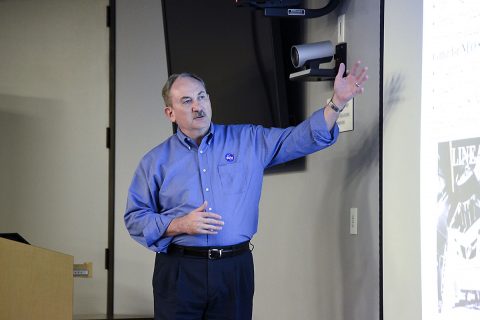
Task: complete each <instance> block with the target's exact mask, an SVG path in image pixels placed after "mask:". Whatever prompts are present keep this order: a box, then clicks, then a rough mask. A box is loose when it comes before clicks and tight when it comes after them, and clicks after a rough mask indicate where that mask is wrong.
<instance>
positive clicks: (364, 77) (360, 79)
mask: <svg viewBox="0 0 480 320" xmlns="http://www.w3.org/2000/svg"><path fill="white" fill-rule="evenodd" d="M367 71H368V67H364V68H363V69H362V71H361V72H360V75H359V76H358V77H357V82H359V83H362V82H364V81H366V80H367V79H368V75H367Z"/></svg>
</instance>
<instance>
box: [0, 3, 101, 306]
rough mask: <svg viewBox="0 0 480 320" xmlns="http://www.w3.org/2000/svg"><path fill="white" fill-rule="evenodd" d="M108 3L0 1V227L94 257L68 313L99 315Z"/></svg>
mask: <svg viewBox="0 0 480 320" xmlns="http://www.w3.org/2000/svg"><path fill="white" fill-rule="evenodd" d="M106 4H107V1H106V0H102V1H98V0H85V1H73V0H70V1H65V0H42V1H38V0H37V1H33V0H32V1H29V0H23V1H11V0H4V1H0V43H1V50H0V143H1V145H0V177H1V178H0V232H18V233H20V234H22V235H23V236H24V237H25V238H26V239H27V240H28V241H30V242H31V243H32V244H34V245H37V246H40V247H45V248H48V249H52V250H56V251H60V252H64V253H67V254H70V255H73V256H74V258H75V262H77V263H83V262H85V261H92V262H93V278H92V279H78V280H75V284H74V313H75V314H86V313H90V314H92V313H105V310H106V287H107V278H106V275H107V273H106V271H105V270H104V249H105V248H106V247H107V217H108V215H107V204H108V186H107V182H108V171H107V170H108V161H107V160H108V151H107V149H106V148H105V128H106V127H107V125H108V29H107V28H106V26H105V6H106Z"/></svg>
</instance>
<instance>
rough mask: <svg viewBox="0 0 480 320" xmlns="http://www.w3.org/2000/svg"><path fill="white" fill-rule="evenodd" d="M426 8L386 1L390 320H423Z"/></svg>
mask: <svg viewBox="0 0 480 320" xmlns="http://www.w3.org/2000/svg"><path fill="white" fill-rule="evenodd" d="M422 7H423V1H418V0H408V1H393V0H386V1H385V36H384V39H385V54H384V58H385V62H384V64H385V69H384V77H385V78H384V119H385V121H384V131H383V134H384V143H383V145H384V152H383V163H384V166H383V183H384V184H383V195H384V198H383V199H384V201H383V245H384V247H383V254H384V259H383V270H384V285H383V290H384V296H383V297H384V313H385V314H384V319H386V320H397V319H398V320H400V319H412V320H416V319H421V318H422V313H421V311H422V310H421V282H420V106H421V80H422V79H421V76H422V12H423V11H422ZM407 17H408V18H407ZM400 306H401V307H400Z"/></svg>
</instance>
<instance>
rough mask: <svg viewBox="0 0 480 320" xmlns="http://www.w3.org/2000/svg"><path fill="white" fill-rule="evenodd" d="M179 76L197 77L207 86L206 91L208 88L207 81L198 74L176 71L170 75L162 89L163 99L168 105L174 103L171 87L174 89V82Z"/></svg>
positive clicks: (196, 78)
mask: <svg viewBox="0 0 480 320" xmlns="http://www.w3.org/2000/svg"><path fill="white" fill-rule="evenodd" d="M178 78H192V79H195V80H197V81H198V82H200V83H201V84H202V85H203V87H204V88H205V91H206V90H207V86H206V85H205V81H203V80H202V78H200V77H199V76H197V75H196V74H193V73H190V72H182V73H174V74H172V75H171V76H170V77H168V79H167V82H165V85H164V86H163V89H162V97H163V101H164V102H165V105H166V106H167V107H168V106H171V105H172V101H171V99H170V89H172V86H173V83H174V82H175V81H176V80H177V79H178Z"/></svg>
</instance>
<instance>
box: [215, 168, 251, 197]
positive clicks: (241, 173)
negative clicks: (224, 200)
mask: <svg viewBox="0 0 480 320" xmlns="http://www.w3.org/2000/svg"><path fill="white" fill-rule="evenodd" d="M218 174H219V176H220V183H221V184H222V189H223V192H224V193H225V194H240V193H243V192H244V191H245V188H246V184H247V172H246V170H245V167H244V166H243V164H242V163H241V162H235V163H226V164H220V165H218Z"/></svg>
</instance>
